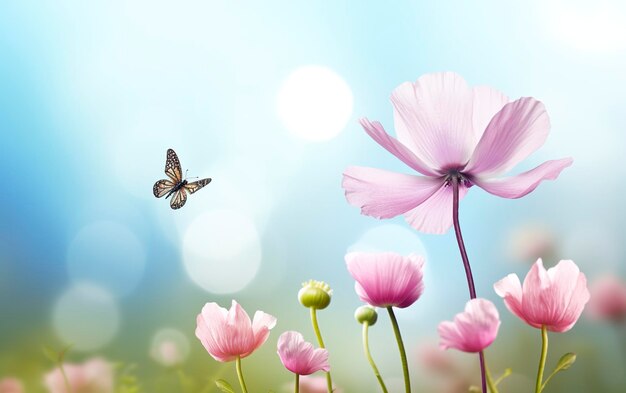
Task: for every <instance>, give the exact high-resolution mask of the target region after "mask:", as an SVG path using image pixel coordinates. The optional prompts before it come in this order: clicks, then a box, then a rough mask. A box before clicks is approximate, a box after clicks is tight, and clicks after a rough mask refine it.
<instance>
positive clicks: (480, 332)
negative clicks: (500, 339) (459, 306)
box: [438, 298, 500, 352]
mask: <svg viewBox="0 0 626 393" xmlns="http://www.w3.org/2000/svg"><path fill="white" fill-rule="evenodd" d="M499 327H500V316H499V315H498V310H497V309H496V306H495V305H494V304H493V303H491V302H490V301H489V300H487V299H480V298H477V299H472V300H470V301H469V302H467V304H466V305H465V311H464V312H462V313H460V314H457V315H456V316H455V317H454V322H451V321H444V322H441V323H440V324H439V329H438V331H439V337H440V339H441V341H440V347H441V349H448V348H455V349H458V350H459V351H463V352H480V351H482V350H483V349H485V348H487V347H488V346H489V345H491V343H492V342H493V340H495V339H496V336H497V335H498V328H499Z"/></svg>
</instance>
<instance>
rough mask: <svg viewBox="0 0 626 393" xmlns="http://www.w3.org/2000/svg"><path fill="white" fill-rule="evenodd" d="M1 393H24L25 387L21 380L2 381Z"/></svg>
mask: <svg viewBox="0 0 626 393" xmlns="http://www.w3.org/2000/svg"><path fill="white" fill-rule="evenodd" d="M0 393H24V385H22V382H21V381H20V380H19V379H16V378H4V379H0Z"/></svg>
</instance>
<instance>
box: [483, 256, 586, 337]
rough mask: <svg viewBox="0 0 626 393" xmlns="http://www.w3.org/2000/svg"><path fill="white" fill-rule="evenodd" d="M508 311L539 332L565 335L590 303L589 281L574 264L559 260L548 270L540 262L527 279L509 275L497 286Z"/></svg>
mask: <svg viewBox="0 0 626 393" xmlns="http://www.w3.org/2000/svg"><path fill="white" fill-rule="evenodd" d="M494 289H495V291H496V293H497V294H498V295H499V296H500V297H502V298H504V303H505V304H506V306H507V308H508V309H509V310H510V311H511V312H512V313H513V314H515V315H517V316H518V317H519V318H520V319H522V320H523V321H524V322H526V323H527V324H529V325H530V326H533V327H535V328H537V329H541V327H542V326H546V328H547V329H548V330H550V331H553V332H565V331H567V330H570V329H571V328H572V326H574V324H575V323H576V321H577V320H578V318H579V317H580V314H581V313H582V312H583V309H584V308H585V304H586V303H587V302H588V301H589V290H588V289H587V279H586V278H585V275H584V274H583V273H581V272H580V270H579V269H578V266H576V264H575V263H574V262H572V261H567V260H566V261H560V262H559V263H558V264H557V265H556V266H555V267H553V268H550V269H548V270H547V271H546V269H545V268H544V267H543V262H542V260H541V259H538V260H537V262H535V264H534V265H533V266H532V267H531V269H530V272H528V274H527V275H526V278H525V279H524V285H523V286H522V285H521V284H520V280H519V278H518V277H517V275H515V274H509V275H508V276H506V277H505V278H503V279H502V280H500V281H498V282H497V283H495V284H494Z"/></svg>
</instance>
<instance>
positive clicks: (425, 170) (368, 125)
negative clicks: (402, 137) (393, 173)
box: [359, 118, 438, 176]
mask: <svg viewBox="0 0 626 393" xmlns="http://www.w3.org/2000/svg"><path fill="white" fill-rule="evenodd" d="M359 122H360V123H361V126H363V128H364V129H365V132H367V134H368V135H369V136H371V137H372V139H374V140H375V141H376V142H377V143H378V144H379V145H381V146H382V147H384V148H385V149H386V150H387V151H388V152H389V153H391V154H393V155H394V156H396V157H398V159H400V161H402V162H404V163H405V164H406V165H408V166H409V167H410V168H412V169H414V170H416V171H417V172H419V173H421V174H423V175H427V176H438V173H437V171H435V170H433V169H431V166H430V165H429V164H427V163H425V162H424V161H422V160H421V159H420V158H419V157H417V156H416V155H415V154H414V153H413V152H412V151H411V150H410V149H409V148H408V147H406V146H405V145H403V144H402V143H400V142H398V141H397V140H396V139H395V138H394V137H392V136H390V135H389V134H387V132H386V131H385V129H384V128H383V126H382V124H380V123H379V122H377V121H375V122H370V121H369V120H367V119H366V118H363V119H361V120H360V121H359Z"/></svg>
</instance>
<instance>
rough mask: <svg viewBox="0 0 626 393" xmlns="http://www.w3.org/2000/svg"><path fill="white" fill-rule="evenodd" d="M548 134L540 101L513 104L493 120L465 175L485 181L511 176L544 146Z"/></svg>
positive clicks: (522, 100) (546, 116)
mask: <svg viewBox="0 0 626 393" xmlns="http://www.w3.org/2000/svg"><path fill="white" fill-rule="evenodd" d="M549 131H550V118H549V117H548V113H547V112H546V109H545V107H544V106H543V104H542V103H541V102H540V101H537V100H535V99H534V98H530V97H524V98H520V99H518V100H516V101H513V102H510V103H508V104H506V105H505V106H504V107H503V108H502V109H501V110H500V111H499V112H498V113H496V115H495V116H494V117H493V118H492V119H491V122H490V123H489V125H488V126H487V129H486V130H485V133H484V134H483V136H482V137H481V138H480V141H479V142H478V145H477V146H476V150H474V153H473V154H472V157H471V159H470V160H469V162H468V163H467V166H466V167H465V169H464V172H465V173H467V174H471V175H473V176H482V177H491V176H494V175H499V174H501V173H505V172H508V171H509V170H510V169H511V168H513V167H514V166H515V165H517V164H518V163H519V162H521V161H522V160H523V159H525V158H526V157H528V156H529V155H530V154H531V153H533V152H534V151H535V150H537V149H538V148H539V147H540V146H541V145H543V143H544V142H545V140H546V138H547V137H548V132H549Z"/></svg>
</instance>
